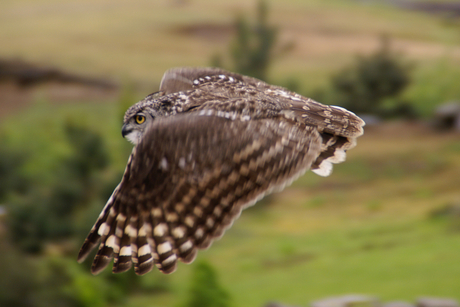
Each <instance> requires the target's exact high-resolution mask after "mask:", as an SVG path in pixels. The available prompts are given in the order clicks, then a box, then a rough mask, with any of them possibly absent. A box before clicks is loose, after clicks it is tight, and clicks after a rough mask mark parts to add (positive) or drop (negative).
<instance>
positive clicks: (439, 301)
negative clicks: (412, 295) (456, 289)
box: [417, 297, 460, 307]
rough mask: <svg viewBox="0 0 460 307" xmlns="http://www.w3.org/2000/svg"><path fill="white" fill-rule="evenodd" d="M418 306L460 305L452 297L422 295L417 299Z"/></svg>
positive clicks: (451, 306)
mask: <svg viewBox="0 0 460 307" xmlns="http://www.w3.org/2000/svg"><path fill="white" fill-rule="evenodd" d="M417 307H460V305H459V304H458V302H457V301H456V300H454V299H450V298H438V297H421V298H419V299H418V300H417Z"/></svg>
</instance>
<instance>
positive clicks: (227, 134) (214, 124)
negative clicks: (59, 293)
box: [78, 110, 323, 275]
mask: <svg viewBox="0 0 460 307" xmlns="http://www.w3.org/2000/svg"><path fill="white" fill-rule="evenodd" d="M223 115H225V114H222V113H220V112H213V111H212V110H203V111H199V112H194V113H187V114H179V115H177V116H173V117H167V118H159V119H157V120H156V121H155V122H154V123H153V124H152V126H151V127H150V128H149V130H148V131H147V132H146V135H145V136H144V138H143V140H142V141H141V142H140V143H139V144H138V145H137V146H136V147H135V148H134V150H133V153H132V154H131V156H130V158H129V161H128V165H127V167H126V171H125V173H124V175H123V179H122V181H121V182H120V184H119V185H118V187H117V188H116V189H115V191H114V192H113V194H112V196H111V197H110V199H109V200H108V202H107V204H106V206H105V207H104V209H103V211H102V213H101V215H100V216H99V218H98V220H97V221H96V223H95V225H94V226H93V228H92V230H91V232H90V234H89V235H88V237H87V239H86V240H85V243H84V244H83V246H82V248H81V250H80V253H79V256H78V260H79V261H83V260H84V259H85V258H86V257H87V256H88V254H89V253H90V251H91V250H92V249H93V248H94V247H95V246H96V245H97V244H98V242H99V240H100V241H101V243H100V245H99V251H98V252H97V254H96V257H95V259H94V262H93V266H92V272H93V273H99V272H100V271H102V270H103V269H104V268H105V267H106V266H107V265H108V264H109V262H110V260H111V258H112V257H113V258H114V259H115V260H114V264H113V272H115V273H117V272H123V271H126V270H128V269H129V268H130V267H131V262H132V263H134V268H135V272H136V273H137V274H139V275H141V274H145V273H147V272H149V271H150V270H151V269H152V267H153V265H154V264H155V265H156V266H157V267H158V268H159V270H160V271H162V272H163V273H172V272H173V271H174V270H175V269H176V265H177V260H181V261H183V262H186V263H189V262H192V261H193V260H194V258H195V256H196V252H197V250H198V249H203V248H207V247H208V246H209V245H210V244H211V243H212V242H213V240H214V239H216V238H219V237H220V236H222V235H223V233H224V231H225V230H226V229H227V228H228V227H230V226H231V224H232V223H233V221H234V220H235V219H236V218H237V217H238V216H239V214H240V212H241V210H242V209H244V208H245V207H247V206H249V205H251V204H253V203H255V202H256V201H257V200H258V199H260V198H261V197H263V195H265V194H266V193H268V192H270V191H272V190H273V189H277V188H282V187H283V186H284V185H286V184H288V183H290V182H291V181H292V180H294V179H295V178H296V177H298V176H300V175H301V174H303V173H304V172H305V171H306V170H307V169H308V168H310V167H311V165H312V164H313V163H314V162H315V161H316V159H317V158H318V156H319V155H320V152H321V148H322V146H323V144H322V143H323V141H322V137H321V135H320V133H319V132H318V131H317V129H316V128H315V127H312V126H302V127H299V125H294V124H293V123H290V122H289V121H288V120H282V121H278V120H272V119H261V120H244V118H236V119H235V118H233V120H232V119H228V118H226V117H225V116H223Z"/></svg>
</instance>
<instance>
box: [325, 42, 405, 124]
mask: <svg viewBox="0 0 460 307" xmlns="http://www.w3.org/2000/svg"><path fill="white" fill-rule="evenodd" d="M409 72H410V67H409V66H408V65H404V64H403V63H402V62H401V61H400V59H399V58H398V56H397V55H396V54H394V53H393V52H391V50H390V45H389V40H388V39H386V38H383V39H382V45H381V48H380V49H379V50H378V51H377V52H376V53H375V54H372V55H370V56H368V57H364V56H362V57H358V59H357V60H356V62H355V63H354V64H353V65H351V66H350V67H347V68H345V69H344V70H342V71H341V72H339V73H338V74H336V75H335V76H333V78H332V91H333V92H334V100H335V101H334V102H333V103H334V104H337V105H340V106H343V107H345V108H347V109H350V110H351V111H353V112H356V113H361V114H376V115H383V116H385V115H392V116H393V115H395V113H396V114H401V113H404V115H409V116H410V115H413V112H412V110H411V107H410V105H409V104H407V103H404V102H401V101H397V99H396V98H395V97H397V96H398V95H399V94H400V93H401V92H402V91H403V90H404V89H405V88H406V86H407V85H408V84H409V82H410V77H409ZM389 100H392V103H393V105H392V106H391V107H390V108H388V107H387V108H385V106H384V103H385V102H387V101H389Z"/></svg>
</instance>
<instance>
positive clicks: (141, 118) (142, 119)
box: [135, 115, 145, 125]
mask: <svg viewBox="0 0 460 307" xmlns="http://www.w3.org/2000/svg"><path fill="white" fill-rule="evenodd" d="M135 120H136V123H138V124H139V125H140V124H142V123H143V122H145V116H143V115H136V117H135Z"/></svg>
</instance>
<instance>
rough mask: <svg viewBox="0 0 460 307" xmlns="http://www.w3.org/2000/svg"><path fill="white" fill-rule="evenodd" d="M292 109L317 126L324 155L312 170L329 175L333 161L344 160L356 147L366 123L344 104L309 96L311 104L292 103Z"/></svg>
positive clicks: (322, 154)
mask: <svg viewBox="0 0 460 307" xmlns="http://www.w3.org/2000/svg"><path fill="white" fill-rule="evenodd" d="M291 110H293V111H294V113H295V117H296V118H297V119H298V120H300V121H301V122H303V123H305V124H306V125H307V126H316V127H317V129H318V131H319V133H320V135H321V138H322V144H321V154H320V155H319V156H318V158H317V159H316V160H315V162H313V164H312V166H311V170H312V171H313V172H314V173H316V174H318V175H320V176H329V175H330V174H331V172H332V164H336V163H341V162H343V161H345V158H346V151H347V150H349V149H352V148H353V147H355V146H356V138H358V137H359V136H361V135H362V134H363V133H364V130H363V127H364V125H365V122H364V121H363V120H362V119H361V118H359V117H358V116H356V115H355V114H354V113H353V112H350V111H348V110H345V109H344V108H341V107H337V106H327V105H323V104H321V103H318V102H316V101H313V100H312V99H308V104H303V103H300V102H299V103H293V104H291Z"/></svg>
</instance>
